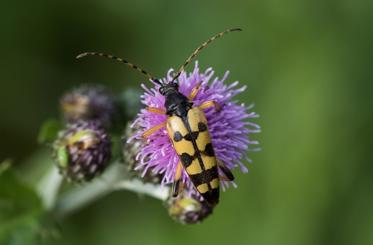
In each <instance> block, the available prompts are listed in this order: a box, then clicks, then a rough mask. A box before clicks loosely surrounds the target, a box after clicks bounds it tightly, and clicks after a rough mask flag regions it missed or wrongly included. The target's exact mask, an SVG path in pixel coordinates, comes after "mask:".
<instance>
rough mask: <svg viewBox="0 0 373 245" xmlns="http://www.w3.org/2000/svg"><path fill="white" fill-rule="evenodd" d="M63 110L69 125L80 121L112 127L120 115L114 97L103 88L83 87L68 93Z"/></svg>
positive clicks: (63, 103)
mask: <svg viewBox="0 0 373 245" xmlns="http://www.w3.org/2000/svg"><path fill="white" fill-rule="evenodd" d="M60 105H61V110H62V112H63V115H64V118H65V120H66V121H67V122H69V123H74V122H78V121H80V120H96V121H99V122H100V123H102V125H103V126H104V127H107V128H108V127H111V126H112V125H113V123H114V121H115V119H116V118H115V117H116V116H117V115H118V107H117V105H116V103H115V99H114V96H113V95H112V94H111V93H110V92H109V91H108V90H107V89H106V88H105V87H103V86H98V85H96V86H89V85H83V86H81V87H79V88H76V89H74V90H72V91H70V92H68V93H66V94H65V95H64V96H63V97H62V99H61V101H60Z"/></svg>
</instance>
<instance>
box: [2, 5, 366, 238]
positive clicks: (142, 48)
mask: <svg viewBox="0 0 373 245" xmlns="http://www.w3.org/2000/svg"><path fill="white" fill-rule="evenodd" d="M1 9H2V11H1V15H0V29H1V38H0V49H1V59H0V74H1V83H0V102H1V103H0V111H1V113H0V115H1V116H0V117H1V120H0V135H1V141H0V161H1V160H3V159H5V158H9V157H10V158H12V159H13V160H14V161H15V162H16V163H18V165H17V166H16V167H19V168H22V167H24V165H25V164H27V162H29V161H30V158H35V153H34V152H36V151H37V150H38V149H40V146H38V144H37V143H36V137H37V132H38V130H39V127H40V124H41V123H42V122H43V121H44V120H45V119H47V118H50V117H58V116H59V111H58V99H59V97H60V96H61V94H62V93H63V92H64V91H66V90H67V89H70V88H72V87H74V86H76V85H78V84H81V83H103V84H105V85H107V86H109V87H110V88H111V89H113V90H114V91H121V90H123V89H126V88H134V87H138V86H139V82H140V81H143V80H144V79H143V77H141V76H140V75H139V74H137V73H136V72H134V71H132V70H130V69H127V68H126V67H124V66H121V65H119V64H115V63H113V62H111V61H108V60H104V59H94V58H92V59H86V60H80V61H77V60H75V59H74V57H75V55H76V54H78V53H79V52H81V51H93V50H94V51H96V50H97V51H105V52H109V53H114V54H117V55H119V56H123V57H127V58H128V59H130V60H131V61H133V62H135V63H137V64H141V66H143V67H144V68H145V69H146V70H149V71H150V72H151V73H153V74H156V75H157V76H163V75H164V74H165V72H166V71H167V70H168V69H169V68H170V67H178V66H179V65H180V64H181V63H182V62H183V61H184V59H185V58H186V57H187V56H188V55H189V53H190V52H191V51H192V50H193V49H194V48H195V47H196V46H197V45H198V44H200V43H201V42H202V41H204V40H205V39H207V38H208V37H210V36H211V35H213V34H215V33H217V32H219V31H222V30H224V29H226V28H229V27H241V28H243V29H244V32H242V33H234V34H231V35H229V36H227V37H225V38H224V39H220V40H219V41H218V42H216V43H214V44H213V45H211V46H210V47H209V48H208V49H206V50H204V51H203V52H202V53H201V55H200V56H199V58H198V60H199V61H200V65H201V67H202V68H208V67H210V66H212V67H214V69H215V70H216V74H217V75H220V76H221V75H222V74H223V73H224V72H225V70H230V71H231V75H230V81H234V80H239V81H240V82H241V83H243V84H246V85H247V86H248V90H247V91H246V92H245V93H244V94H242V95H241V96H240V97H239V99H240V100H242V101H244V102H246V103H255V105H256V106H255V111H257V112H258V113H259V114H260V115H261V117H260V118H259V119H257V120H256V122H257V123H259V124H260V125H261V126H262V131H263V132H262V133H261V134H259V135H255V136H254V137H255V138H256V139H258V140H260V142H261V147H262V151H261V152H259V153H255V154H250V157H251V158H252V159H253V164H251V165H250V172H249V173H248V174H240V173H236V174H237V184H238V186H239V187H238V188H237V189H230V190H229V191H227V192H225V193H224V194H223V197H222V201H221V203H220V204H219V206H218V207H217V208H216V209H215V213H214V214H213V215H212V216H211V217H209V218H208V219H207V220H205V221H204V222H203V223H202V224H200V225H193V226H182V225H179V224H177V223H175V222H174V221H173V220H171V219H170V218H169V216H168V215H167V212H166V210H165V209H164V207H163V206H162V204H161V203H160V202H159V201H157V200H154V199H152V198H149V197H143V198H139V197H138V196H137V195H135V194H133V193H128V192H117V193H114V194H111V195H109V196H107V197H105V198H103V199H101V200H100V201H98V202H96V203H94V204H92V205H90V206H89V207H87V208H85V209H83V210H81V211H79V212H77V213H74V214H72V215H71V216H69V217H68V218H66V219H64V220H63V221H62V222H61V223H60V227H61V232H62V233H61V234H62V236H61V238H59V239H51V240H47V241H44V244H56V245H58V244H70V245H75V244H91V245H96V244H97V245H99V244H180V245H182V244H197V243H198V244H256V245H261V244H263V245H264V244H276V245H280V244H284V245H285V244H286V245H288V244H302V245H306V244H310V245H311V244H312V245H314V244H346V245H347V244H373V212H372V207H373V195H372V187H373V165H372V157H371V147H372V136H373V134H372V133H373V132H372V128H373V127H372V125H373V114H372V106H373V100H372V92H373V81H372V55H373V52H372V51H373V50H372V47H373V29H372V23H373V14H372V11H373V2H372V1H363V0H357V1H350V0H338V1H337V0H327V1H324V0H303V1H292V0H283V1H274V0H261V1H259V0H252V1H238V0H237V1H209V2H207V1H196V0H191V1H166V0H159V1H150V0H140V1H120V0H107V1H66V0H64V1H60V0H58V1H20V0H15V1H7V2H3V4H2V7H1ZM190 69H191V67H189V70H190ZM0 229H1V228H0Z"/></svg>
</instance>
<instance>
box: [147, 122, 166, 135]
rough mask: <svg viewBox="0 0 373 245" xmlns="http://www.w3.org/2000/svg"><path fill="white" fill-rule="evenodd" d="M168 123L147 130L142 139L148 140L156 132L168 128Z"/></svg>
mask: <svg viewBox="0 0 373 245" xmlns="http://www.w3.org/2000/svg"><path fill="white" fill-rule="evenodd" d="M166 123H167V122H166V121H165V122H163V123H161V124H158V125H155V126H154V127H152V128H150V129H148V130H146V131H145V132H144V133H143V134H142V137H143V138H145V139H146V138H148V137H149V136H150V135H152V134H153V133H155V132H156V131H158V130H160V129H161V128H163V127H164V126H166Z"/></svg>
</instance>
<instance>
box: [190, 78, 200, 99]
mask: <svg viewBox="0 0 373 245" xmlns="http://www.w3.org/2000/svg"><path fill="white" fill-rule="evenodd" d="M201 85H202V81H200V82H199V83H197V85H196V86H195V87H194V88H193V89H192V92H190V94H189V96H188V98H189V100H193V99H194V98H195V97H196V95H197V94H198V91H199V89H200V88H201Z"/></svg>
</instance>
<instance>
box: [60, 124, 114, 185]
mask: <svg viewBox="0 0 373 245" xmlns="http://www.w3.org/2000/svg"><path fill="white" fill-rule="evenodd" d="M54 149H55V159H56V162H57V166H58V168H59V169H60V172H61V173H62V174H63V175H64V176H66V177H67V179H69V180H72V181H77V182H80V181H89V180H91V179H92V178H94V177H95V176H96V175H99V174H101V173H102V172H103V171H104V169H105V168H106V166H107V165H108V163H109V160H110V157H111V142H110V140H109V137H108V135H107V134H106V132H105V130H104V129H103V128H102V127H101V126H100V123H97V122H94V121H80V122H78V123H74V124H69V125H68V126H67V128H66V129H65V130H64V131H62V132H61V133H60V135H59V138H58V139H57V140H56V142H55V143H54Z"/></svg>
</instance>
